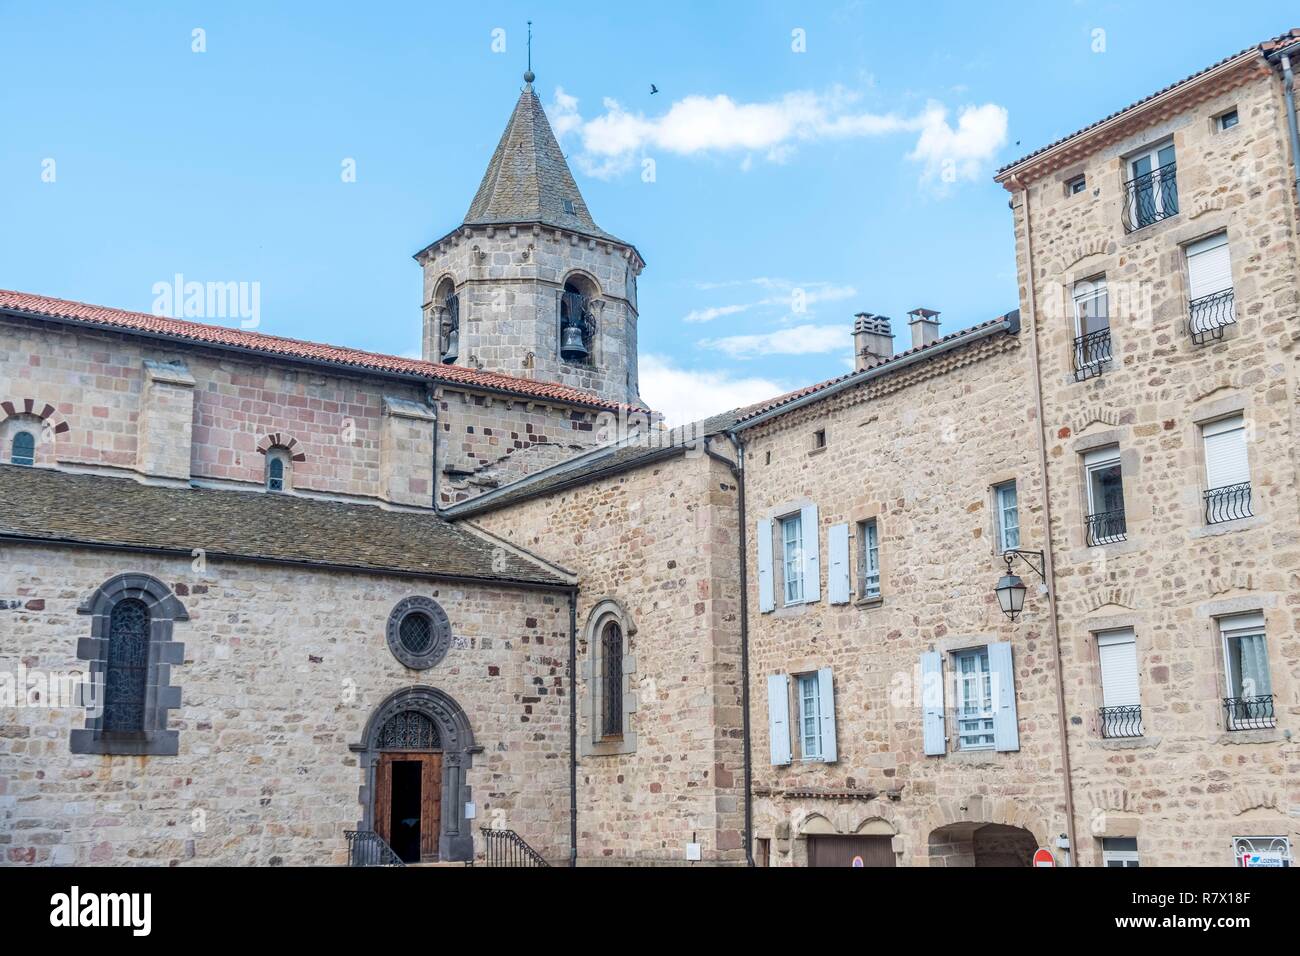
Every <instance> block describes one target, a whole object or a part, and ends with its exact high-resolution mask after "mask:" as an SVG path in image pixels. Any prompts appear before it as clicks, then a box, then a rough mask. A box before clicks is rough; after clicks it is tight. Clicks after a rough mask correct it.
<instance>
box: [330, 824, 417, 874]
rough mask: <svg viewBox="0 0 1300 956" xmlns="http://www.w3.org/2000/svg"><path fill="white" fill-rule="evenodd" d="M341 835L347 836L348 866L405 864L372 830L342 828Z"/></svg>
mask: <svg viewBox="0 0 1300 956" xmlns="http://www.w3.org/2000/svg"><path fill="white" fill-rule="evenodd" d="M343 835H344V836H345V837H347V838H348V866H406V864H405V863H403V862H402V858H401V857H400V856H398V855H397V854H396V853H395V852H393V848H392V847H391V846H389V845H388V844H387V843H386V842H385V841H384V838H383V837H381V836H380V835H379V834H378V833H376V832H375V831H374V830H344V831H343Z"/></svg>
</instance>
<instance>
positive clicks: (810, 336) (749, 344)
mask: <svg viewBox="0 0 1300 956" xmlns="http://www.w3.org/2000/svg"><path fill="white" fill-rule="evenodd" d="M851 332H852V328H851V327H850V326H849V325H846V324H842V325H795V326H792V327H790V328H787V329H777V330H776V331H775V332H760V333H755V334H752V335H728V336H725V337H723V338H717V339H702V340H700V342H699V346H700V347H701V348H706V349H713V350H716V351H719V352H724V353H725V354H727V355H728V356H730V357H731V358H734V359H748V358H755V357H758V356H763V355H818V354H822V353H825V352H837V351H839V350H841V349H845V350H847V349H849V348H850V347H851V346H852V341H851V336H850V333H851Z"/></svg>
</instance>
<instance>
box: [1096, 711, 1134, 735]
mask: <svg viewBox="0 0 1300 956" xmlns="http://www.w3.org/2000/svg"><path fill="white" fill-rule="evenodd" d="M1099 713H1100V714H1101V735H1102V736H1103V737H1141V736H1142V705H1141V704H1130V705H1127V706H1124V707H1102V708H1101V709H1100V711H1099Z"/></svg>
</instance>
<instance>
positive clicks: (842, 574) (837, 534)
mask: <svg viewBox="0 0 1300 956" xmlns="http://www.w3.org/2000/svg"><path fill="white" fill-rule="evenodd" d="M826 550H827V553H828V554H829V556H830V562H831V566H830V570H828V571H827V572H826V593H827V597H828V598H829V599H830V602H831V603H832V604H848V603H849V526H848V525H847V524H836V525H831V530H830V531H829V532H828V534H827V536H826Z"/></svg>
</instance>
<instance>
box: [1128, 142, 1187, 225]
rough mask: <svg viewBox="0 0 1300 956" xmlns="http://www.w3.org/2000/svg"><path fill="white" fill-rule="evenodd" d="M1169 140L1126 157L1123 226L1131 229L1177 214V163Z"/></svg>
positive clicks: (1172, 145)
mask: <svg viewBox="0 0 1300 956" xmlns="http://www.w3.org/2000/svg"><path fill="white" fill-rule="evenodd" d="M1176 160H1177V156H1176V155H1175V153H1174V144H1173V141H1172V140H1166V141H1165V142H1163V143H1160V144H1158V145H1156V146H1153V147H1151V148H1149V149H1144V150H1142V151H1141V152H1139V153H1135V154H1133V155H1132V156H1130V157H1128V170H1129V176H1130V179H1129V181H1128V182H1127V183H1126V184H1125V187H1126V189H1125V191H1126V193H1127V202H1128V205H1127V208H1126V210H1125V212H1126V213H1127V221H1126V223H1125V224H1126V226H1127V227H1128V230H1129V231H1130V232H1132V231H1133V230H1135V229H1141V228H1142V227H1143V226H1149V225H1151V224H1152V223H1154V222H1159V221H1160V220H1162V219H1168V218H1169V217H1170V216H1174V215H1177V213H1178V175H1177V171H1178V166H1177V163H1176Z"/></svg>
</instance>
